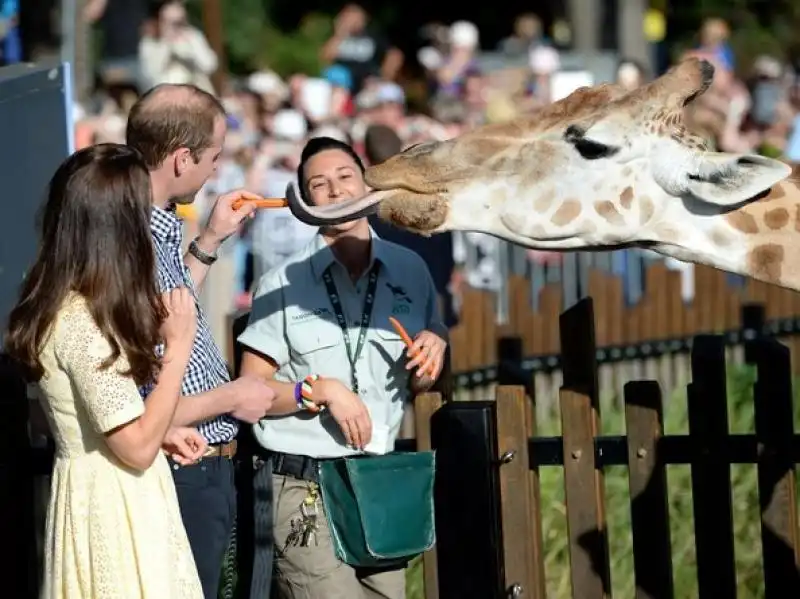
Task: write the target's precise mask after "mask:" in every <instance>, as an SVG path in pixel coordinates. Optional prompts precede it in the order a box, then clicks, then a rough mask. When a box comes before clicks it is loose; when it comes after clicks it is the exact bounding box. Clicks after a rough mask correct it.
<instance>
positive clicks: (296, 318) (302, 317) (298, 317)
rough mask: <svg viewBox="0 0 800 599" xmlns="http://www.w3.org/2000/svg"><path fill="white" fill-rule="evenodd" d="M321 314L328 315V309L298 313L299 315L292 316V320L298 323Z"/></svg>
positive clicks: (315, 309)
mask: <svg viewBox="0 0 800 599" xmlns="http://www.w3.org/2000/svg"><path fill="white" fill-rule="evenodd" d="M323 314H330V310H328V308H314V309H313V310H311V311H309V312H300V313H299V314H295V315H294V316H292V320H293V321H295V322H299V321H301V320H307V319H309V318H314V317H318V316H322V315H323Z"/></svg>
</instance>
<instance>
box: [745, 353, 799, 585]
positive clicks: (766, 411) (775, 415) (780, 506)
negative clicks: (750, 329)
mask: <svg viewBox="0 0 800 599" xmlns="http://www.w3.org/2000/svg"><path fill="white" fill-rule="evenodd" d="M748 346H749V347H748V350H749V351H747V352H746V353H747V354H748V355H750V356H751V357H753V358H754V361H755V363H756V365H757V368H758V381H757V382H756V384H755V389H754V399H755V420H756V439H757V441H758V447H759V452H758V496H759V503H760V505H761V543H762V551H763V556H764V597H766V598H767V599H773V598H775V599H777V598H779V597H800V572H799V571H798V566H800V531H798V519H797V487H796V474H795V464H794V458H793V456H792V442H793V439H792V437H793V435H794V425H793V421H794V415H793V410H792V380H791V377H792V373H791V360H790V357H789V350H788V349H787V348H786V347H785V346H784V345H781V344H780V343H778V342H777V341H775V340H774V339H765V338H762V339H760V340H757V341H753V342H750V343H749V344H748Z"/></svg>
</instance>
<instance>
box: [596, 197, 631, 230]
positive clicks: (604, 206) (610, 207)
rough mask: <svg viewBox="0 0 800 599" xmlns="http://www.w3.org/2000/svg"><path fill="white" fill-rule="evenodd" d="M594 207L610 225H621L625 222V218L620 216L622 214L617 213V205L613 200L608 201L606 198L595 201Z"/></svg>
mask: <svg viewBox="0 0 800 599" xmlns="http://www.w3.org/2000/svg"><path fill="white" fill-rule="evenodd" d="M594 209H595V210H596V211H597V214H599V215H600V217H601V218H603V219H604V220H606V221H608V222H609V223H610V224H612V225H619V226H621V225H624V224H625V219H624V218H622V215H621V214H620V213H619V210H617V207H616V206H614V203H613V202H609V201H608V200H604V201H602V202H595V204H594Z"/></svg>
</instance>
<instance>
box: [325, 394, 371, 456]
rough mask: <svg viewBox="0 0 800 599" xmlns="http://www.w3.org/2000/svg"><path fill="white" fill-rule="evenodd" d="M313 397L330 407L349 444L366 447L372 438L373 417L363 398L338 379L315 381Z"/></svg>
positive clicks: (355, 446) (332, 415)
mask: <svg viewBox="0 0 800 599" xmlns="http://www.w3.org/2000/svg"><path fill="white" fill-rule="evenodd" d="M312 399H313V401H314V403H315V404H318V405H324V406H327V407H328V410H329V411H330V413H331V417H333V419H334V420H335V421H336V424H338V425H339V428H341V429H342V433H343V434H344V438H345V440H346V441H347V444H348V445H350V446H351V447H354V448H356V449H364V447H366V445H367V444H368V443H369V442H370V440H371V439H372V419H371V418H370V416H369V411H368V410H367V406H365V405H364V402H363V401H361V398H360V397H359V396H358V395H356V394H355V393H353V392H352V391H350V389H348V388H347V387H345V386H344V385H343V384H342V382H341V381H337V380H336V379H319V380H317V381H316V382H315V383H314V387H313V391H312Z"/></svg>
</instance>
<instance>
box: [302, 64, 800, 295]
mask: <svg viewBox="0 0 800 599" xmlns="http://www.w3.org/2000/svg"><path fill="white" fill-rule="evenodd" d="M713 75H714V69H713V67H712V66H711V65H710V64H709V63H708V62H705V61H702V60H698V59H695V58H691V59H688V60H685V61H683V62H681V63H679V64H678V65H676V66H675V67H673V68H672V69H671V70H670V71H668V72H667V73H666V74H664V75H663V76H661V77H660V78H658V79H656V80H654V81H653V82H651V83H650V84H648V85H645V86H643V87H641V88H639V89H637V90H634V91H632V92H629V93H628V92H626V91H624V90H623V89H622V88H620V87H619V86H617V85H613V84H603V85H598V86H595V87H591V88H581V89H579V90H577V91H575V92H573V93H572V94H571V95H569V96H568V97H566V98H564V99H563V100H560V101H558V102H555V103H553V104H551V105H549V106H547V107H545V108H543V109H541V110H539V111H537V112H535V113H533V114H531V115H528V116H526V117H524V118H520V119H517V120H515V121H513V122H509V123H503V124H492V125H485V126H483V127H480V128H477V129H475V130H472V131H469V132H467V133H464V134H462V135H461V136H459V137H457V138H454V139H451V140H448V141H443V142H426V143H423V144H419V145H416V146H413V147H411V148H408V149H406V150H405V151H404V152H402V153H400V154H398V155H396V156H393V157H392V158H389V159H388V160H386V161H385V162H383V163H381V164H377V165H374V166H371V167H369V168H368V169H367V172H366V176H365V177H366V182H367V184H368V185H369V186H370V187H371V188H372V191H371V192H370V193H369V194H367V195H366V196H365V197H363V198H355V199H350V200H346V201H343V202H341V203H338V204H334V205H329V206H309V205H307V204H306V203H304V202H303V201H302V199H301V197H300V194H299V193H298V192H297V190H296V188H295V187H294V186H293V185H290V186H289V187H288V188H287V199H288V201H289V206H290V208H291V210H292V212H293V214H294V215H295V216H296V217H297V218H298V219H299V220H301V221H303V222H305V223H308V224H312V225H326V224H335V223H341V222H346V221H350V220H354V219H357V218H362V217H364V216H367V215H369V214H375V213H377V214H378V215H379V217H380V218H381V219H383V220H385V221H388V222H390V223H392V224H394V225H395V226H397V227H400V228H403V229H406V230H409V231H413V232H415V233H418V234H421V235H432V234H436V233H442V232H445V231H475V232H481V233H487V234H489V235H493V236H495V237H498V238H501V239H504V240H506V241H509V242H511V243H515V244H517V245H520V246H523V247H527V248H531V249H542V250H555V251H578V250H581V251H592V250H610V249H617V248H623V247H632V246H640V247H647V248H649V249H653V250H655V251H657V252H659V253H661V254H663V255H666V256H672V257H675V258H677V259H679V260H683V261H688V262H694V263H698V264H707V265H710V266H714V267H716V268H719V269H722V270H725V271H729V272H734V273H738V274H742V275H745V276H749V277H753V278H755V279H758V280H762V281H767V282H770V283H775V284H777V285H780V286H783V287H787V288H791V289H797V290H800V260H795V261H789V260H787V259H788V258H789V256H791V255H793V254H796V253H797V252H798V251H800V189H798V184H797V182H796V180H795V177H794V176H793V174H792V169H791V167H789V166H788V165H787V164H785V163H783V162H781V161H779V160H774V159H771V158H766V157H764V156H759V155H751V154H732V153H723V152H710V151H708V149H707V147H706V145H705V143H704V142H703V140H702V139H701V138H699V137H697V136H695V135H693V134H692V133H691V132H689V131H688V130H687V129H686V127H685V126H684V121H683V109H684V107H685V106H686V105H687V104H689V103H690V102H692V101H693V100H694V99H695V98H696V97H697V96H699V95H700V94H702V93H704V92H705V91H706V89H708V87H709V85H710V84H711V82H712V78H713Z"/></svg>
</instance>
